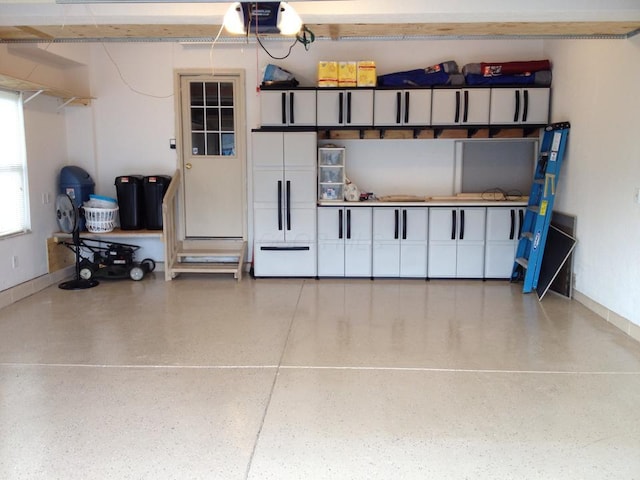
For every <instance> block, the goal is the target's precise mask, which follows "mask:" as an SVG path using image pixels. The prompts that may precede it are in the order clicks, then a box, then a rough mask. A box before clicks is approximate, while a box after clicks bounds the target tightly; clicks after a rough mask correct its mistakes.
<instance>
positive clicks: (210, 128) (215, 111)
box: [189, 82, 236, 156]
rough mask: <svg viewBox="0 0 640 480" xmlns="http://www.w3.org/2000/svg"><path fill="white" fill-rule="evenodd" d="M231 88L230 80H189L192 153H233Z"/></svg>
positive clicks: (233, 117) (214, 154) (232, 99)
mask: <svg viewBox="0 0 640 480" xmlns="http://www.w3.org/2000/svg"><path fill="white" fill-rule="evenodd" d="M233 89H234V84H233V82H191V84H190V87H189V92H190V95H191V98H190V104H191V108H190V113H191V153H192V155H203V156H219V155H226V156H229V155H231V156H234V155H235V154H236V145H235V140H236V136H235V104H234V91H233Z"/></svg>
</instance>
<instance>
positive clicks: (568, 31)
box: [0, 20, 640, 40]
mask: <svg viewBox="0 0 640 480" xmlns="http://www.w3.org/2000/svg"><path fill="white" fill-rule="evenodd" d="M307 27H308V28H309V29H310V30H311V31H312V32H313V33H314V34H315V36H316V38H318V39H321V38H325V39H333V40H339V39H342V38H353V37H373V38H376V37H380V38H389V37H393V38H401V39H403V38H411V37H421V36H435V37H439V36H442V37H451V36H481V37H483V36H484V37H486V36H490V37H500V36H523V35H531V36H560V35H576V36H599V35H620V36H624V35H631V34H633V33H634V32H636V31H637V30H638V29H640V21H637V20H636V21H611V22H604V21H595V22H446V23H327V24H307ZM219 29H220V25H211V24H206V23H202V24H155V25H144V24H119V25H118V24H108V25H69V24H67V25H38V26H28V25H17V26H3V27H1V28H0V39H2V40H34V39H43V40H46V39H83V38H85V39H93V38H95V39H101V38H125V39H126V38H213V37H215V36H216V34H217V33H218V31H219ZM223 37H226V38H242V37H243V36H242V35H230V34H228V33H226V32H223ZM269 37H270V36H269V35H266V36H265V38H267V39H268V38H269ZM273 37H274V38H278V39H280V38H281V37H280V36H277V35H276V36H273Z"/></svg>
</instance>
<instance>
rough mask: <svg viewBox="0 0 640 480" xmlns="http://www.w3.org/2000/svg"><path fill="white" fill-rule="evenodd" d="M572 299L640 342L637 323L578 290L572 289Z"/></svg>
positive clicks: (639, 327)
mask: <svg viewBox="0 0 640 480" xmlns="http://www.w3.org/2000/svg"><path fill="white" fill-rule="evenodd" d="M573 299H574V300H576V301H577V302H580V303H581V304H582V305H584V306H585V307H587V308H588V309H589V310H591V311H592V312H594V313H595V314H597V315H598V316H600V317H602V318H603V319H604V320H606V321H607V322H609V323H610V324H611V325H613V326H614V327H616V328H618V329H620V330H622V331H623V332H624V333H626V334H627V335H629V336H630V337H631V338H633V339H634V340H637V341H638V342H640V326H639V325H636V324H635V323H633V322H632V321H631V320H629V319H628V318H624V317H623V316H621V315H618V314H617V313H616V312H614V311H612V310H609V309H608V308H607V307H605V306H604V305H601V304H599V303H598V302H596V301H595V300H593V299H592V298H590V297H588V296H586V295H585V294H584V293H582V292H579V291H578V290H575V289H574V290H573Z"/></svg>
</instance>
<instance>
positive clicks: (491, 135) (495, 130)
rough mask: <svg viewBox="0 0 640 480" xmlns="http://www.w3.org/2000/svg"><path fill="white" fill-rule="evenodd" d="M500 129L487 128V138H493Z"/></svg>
mask: <svg viewBox="0 0 640 480" xmlns="http://www.w3.org/2000/svg"><path fill="white" fill-rule="evenodd" d="M501 130H502V129H501V128H489V138H493V137H495V136H496V135H498V134H499V133H500V131H501Z"/></svg>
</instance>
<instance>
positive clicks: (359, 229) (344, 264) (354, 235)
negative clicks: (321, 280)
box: [318, 207, 372, 277]
mask: <svg viewBox="0 0 640 480" xmlns="http://www.w3.org/2000/svg"><path fill="white" fill-rule="evenodd" d="M371 210H372V209H371V207H318V276H320V277H343V276H344V277H370V276H371V217H372V214H371Z"/></svg>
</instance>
